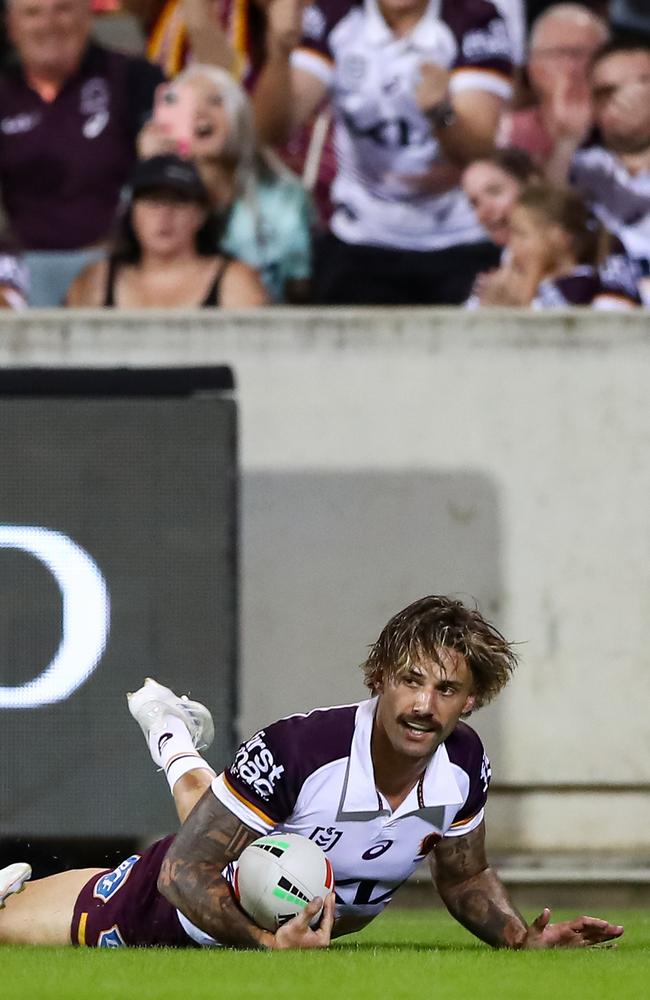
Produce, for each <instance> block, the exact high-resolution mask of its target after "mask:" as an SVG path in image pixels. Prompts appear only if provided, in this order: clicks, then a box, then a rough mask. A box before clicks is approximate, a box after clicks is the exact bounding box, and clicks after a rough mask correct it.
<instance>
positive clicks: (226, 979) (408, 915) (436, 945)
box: [0, 909, 650, 1000]
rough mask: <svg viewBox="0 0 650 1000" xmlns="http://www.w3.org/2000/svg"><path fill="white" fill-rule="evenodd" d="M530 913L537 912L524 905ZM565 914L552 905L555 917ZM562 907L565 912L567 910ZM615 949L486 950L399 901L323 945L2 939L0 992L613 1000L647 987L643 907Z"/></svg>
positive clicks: (90, 999)
mask: <svg viewBox="0 0 650 1000" xmlns="http://www.w3.org/2000/svg"><path fill="white" fill-rule="evenodd" d="M528 916H529V917H530V916H534V914H528ZM562 916H563V915H562V914H560V913H559V912H558V913H555V914H554V919H561V918H562ZM564 916H568V914H564ZM606 916H607V917H608V919H610V920H612V921H613V922H615V923H616V922H619V923H623V924H625V926H626V933H625V936H624V938H623V939H622V940H621V942H620V943H619V944H618V946H617V947H616V948H599V949H588V950H580V951H553V952H502V951H492V950H491V949H489V948H487V947H486V946H484V945H482V944H481V943H480V942H477V941H476V939H475V938H473V937H471V935H469V934H467V933H466V932H465V931H464V930H463V929H462V928H461V927H459V926H458V925H457V924H456V923H455V922H454V921H453V920H451V918H450V917H448V916H447V914H446V913H444V912H443V911H440V910H430V911H427V910H419V909H418V910H410V911H409V910H399V909H395V910H392V911H389V912H387V913H386V914H384V915H383V916H382V917H380V918H379V919H378V920H377V921H375V923H374V924H372V925H371V926H370V927H368V928H367V929H366V930H365V931H363V932H362V933H360V934H357V935H354V936H353V937H350V938H343V939H341V940H339V941H338V942H337V943H336V944H335V945H333V947H332V948H331V949H330V950H329V951H327V952H324V951H319V952H284V953H276V954H269V953H259V952H236V951H219V950H212V951H194V950H187V951H173V950H165V949H151V950H138V949H125V950H121V951H108V950H106V951H97V950H92V949H72V948H69V949H66V948H14V947H4V948H2V949H0V963H1V965H0V969H1V972H0V977H1V978H0V996H1V997H2V1000H17V998H20V1000H32V998H34V1000H36V998H38V1000H67V998H70V1000H131V998H133V1000H208V998H210V1000H253V998H255V1000H258V998H267V997H268V998H270V997H280V996H284V995H291V996H297V997H300V998H302V1000H309V998H311V997H319V998H320V997H327V998H328V1000H339V998H341V1000H345V998H347V997H350V998H354V1000H357V998H358V1000H370V998H372V1000H378V998H384V997H388V998H391V1000H392V998H402V997H403V998H407V997H408V998H409V1000H411V998H413V997H416V998H417V997H421V998H423V1000H424V998H428V997H431V998H432V1000H434V998H435V1000H452V998H453V1000H456V998H463V1000H467V998H472V1000H528V998H535V1000H537V998H540V1000H552V998H553V1000H554V998H558V1000H574V998H575V1000H611V998H613V997H616V998H617V1000H618V998H622V1000H626V998H628V997H629V998H635V1000H636V998H640V997H644V996H648V995H649V992H650V986H649V985H648V984H649V982H650V914H648V913H645V912H640V911H621V910H618V911H616V912H611V913H610V912H608V913H607V914H606Z"/></svg>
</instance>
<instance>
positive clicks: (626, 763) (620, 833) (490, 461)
mask: <svg viewBox="0 0 650 1000" xmlns="http://www.w3.org/2000/svg"><path fill="white" fill-rule="evenodd" d="M213 363H219V364H222V363H223V364H229V365H232V367H233V369H234V373H235V379H236V383H237V387H238V388H237V399H238V403H239V420H240V461H241V469H242V481H241V549H240V559H241V563H240V569H241V667H242V671H241V694H240V720H239V721H240V730H241V732H242V733H248V732H250V731H252V730H254V729H255V728H258V727H259V726H260V725H262V724H263V723H264V722H268V721H270V720H272V719H273V718H275V717H277V716H280V715H286V714H288V713H290V712H293V711H302V710H306V709H308V708H310V707H314V706H316V705H320V704H338V703H342V702H347V701H354V700H357V699H359V698H361V697H363V688H362V686H361V683H360V675H359V672H358V670H357V664H358V663H359V662H360V661H361V660H362V659H363V658H364V655H365V651H366V647H367V645H368V643H370V642H371V641H372V640H373V638H374V637H375V636H376V634H377V633H378V631H379V629H380V628H381V626H382V625H383V624H384V622H385V621H386V619H387V618H388V617H389V616H390V615H391V614H392V613H393V612H394V611H396V610H398V609H399V608H400V607H402V606H403V605H405V604H407V603H408V602H410V601H411V600H413V599H415V598H416V597H418V596H421V595H423V594H426V593H434V592H445V593H457V594H459V595H462V596H464V597H468V598H472V597H475V598H476V599H477V600H478V601H479V603H480V606H481V607H482V609H484V611H485V612H486V614H487V615H488V616H489V617H491V618H492V619H493V620H495V622H496V623H497V624H498V625H499V626H500V627H501V628H502V630H503V631H504V632H505V633H506V635H508V636H509V637H511V638H513V639H515V640H517V641H518V642H519V643H521V645H520V647H519V648H520V653H521V667H520V669H519V671H518V674H517V676H516V677H515V679H514V680H513V681H512V684H511V686H510V688H509V690H508V691H507V692H506V693H505V694H504V695H503V696H502V697H501V698H500V699H499V701H498V702H497V703H496V704H495V705H494V706H492V707H490V708H489V709H486V710H484V712H482V713H480V714H478V715H477V716H476V717H475V719H474V720H473V721H474V724H475V725H476V727H477V728H478V729H479V731H480V732H481V733H482V735H483V737H484V740H485V742H486V744H487V747H488V751H489V753H490V756H491V758H492V765H493V774H494V778H493V781H494V794H493V796H492V805H491V808H490V813H489V831H490V838H491V843H492V845H493V847H497V848H509V849H513V850H522V851H524V850H564V849H566V850H571V849H581V848H583V847H585V846H588V847H590V848H592V849H596V850H601V851H602V850H608V849H615V850H618V851H628V852H634V851H637V850H638V851H642V850H643V849H644V848H647V844H648V837H649V835H648V832H647V831H648V829H650V796H649V795H648V790H650V725H649V723H648V706H649V705H650V642H649V641H648V629H649V627H650V402H649V400H650V321H649V316H648V314H647V313H641V312H639V313H635V314H633V315H632V314H630V315H616V314H601V315H598V314H593V313H592V314H586V313H582V312H581V313H571V314H569V313H557V314H554V315H551V314H546V315H541V314H525V315H522V314H517V313H513V312H508V313H501V312H499V311H493V312H488V313H485V314H484V315H482V314H480V313H463V312H460V311H452V310H449V311H448V310H440V311H435V312H432V311H428V310H409V311H406V310H405V311H402V310H395V311H388V310H360V311H348V310H338V311H329V312H324V311H323V312H321V311H318V312H308V311H296V310H283V309H275V310H272V311H268V312H265V313H263V314H261V313H260V314H255V313H247V314H243V315H240V316H216V317H214V316H212V317H211V316H210V315H209V314H208V313H207V312H201V313H198V312H197V313H193V314H191V316H190V317H189V318H188V317H187V316H183V317H181V316H175V315H174V314H173V313H171V312H167V313H164V314H153V313H152V314H148V315H147V316H146V318H142V316H136V315H135V314H130V313H124V314H120V313H115V312H110V311H107V312H103V313H101V314H99V313H90V312H88V313H86V312H79V313H72V312H71V313H63V312H53V313H45V312H43V313H33V314H25V315H23V316H20V317H14V316H11V317H6V318H5V317H3V318H2V321H1V323H0V365H2V366H13V367H16V366H32V365H37V366H61V365H63V366H100V367H103V366H133V367H139V366H144V367H147V366H153V365H180V366H184V365H202V364H213ZM195 694H196V695H197V696H199V694H200V693H199V692H195Z"/></svg>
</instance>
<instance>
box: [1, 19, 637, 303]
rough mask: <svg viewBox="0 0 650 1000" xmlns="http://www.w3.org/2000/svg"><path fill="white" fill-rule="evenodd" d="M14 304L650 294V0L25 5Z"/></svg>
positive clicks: (9, 143) (8, 216)
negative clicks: (602, 0) (598, 0)
mask: <svg viewBox="0 0 650 1000" xmlns="http://www.w3.org/2000/svg"><path fill="white" fill-rule="evenodd" d="M2 7H3V11H2V14H3V19H4V30H3V34H2V49H1V52H0V60H1V66H0V197H1V201H2V233H3V236H2V246H1V248H0V303H1V304H2V305H3V306H4V307H6V308H10V309H19V308H25V307H28V306H40V307H43V306H59V305H65V306H68V307H101V306H103V307H113V308H138V307H158V308H179V307H184V308H192V307H196V306H203V307H206V308H208V307H214V306H217V307H219V306H220V307H224V308H244V307H253V306H262V305H266V304H268V305H271V304H276V303H288V304H291V303H293V304H312V303H313V304H327V305H349V304H352V305H406V304H412V305H427V304H431V305H458V306H461V307H464V308H481V307H486V306H519V307H521V306H530V307H532V308H537V309H539V308H553V307H564V306H574V305H584V306H592V307H593V308H599V309H630V308H637V307H639V306H641V305H642V304H645V305H650V4H649V3H648V0H611V2H610V3H607V2H595V0H592V2H589V3H581V4H577V3H556V4H549V3H546V2H543V0H527V2H524V0H319V2H317V3H306V2H305V0H90V2H89V0H3V3H2Z"/></svg>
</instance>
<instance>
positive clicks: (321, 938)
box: [158, 788, 334, 948]
mask: <svg viewBox="0 0 650 1000" xmlns="http://www.w3.org/2000/svg"><path fill="white" fill-rule="evenodd" d="M258 836H259V834H258V833H256V832H255V831H254V830H251V829H250V827H247V826H245V825H244V824H243V823H242V822H241V820H239V819H238V818H237V817H236V816H235V815H233V813H231V812H230V810H228V809H226V807H225V806H224V805H222V803H221V802H219V800H218V799H217V797H216V796H215V795H214V794H213V792H212V790H211V789H209V788H208V790H207V791H206V792H205V794H204V795H203V796H202V798H201V799H200V800H199V801H198V803H197V804H196V806H195V807H194V809H193V810H192V812H191V813H190V815H189V816H188V817H187V819H186V820H185V822H184V823H183V825H182V827H181V828H180V830H179V832H178V834H177V835H176V838H175V840H174V841H173V842H172V844H171V847H170V848H169V850H168V852H167V855H166V856H165V860H164V861H163V863H162V867H161V869H160V875H159V877H158V889H159V891H160V892H161V893H162V895H163V896H164V897H165V898H166V899H168V900H169V902H170V903H172V904H173V905H174V906H175V907H177V908H178V909H179V910H180V911H181V913H184V914H185V916H186V917H187V918H188V919H189V920H191V921H192V923H193V924H196V926H197V927H200V928H201V930H203V931H205V932H206V934H209V935H210V936H211V937H213V938H215V940H217V941H219V942H220V944H224V945H232V946H234V947H238V948H324V947H327V946H328V945H329V942H330V934H331V930H332V923H333V920H334V896H333V894H330V896H329V897H328V899H326V900H325V904H324V914H323V918H322V919H321V922H320V925H319V927H318V929H317V930H312V929H311V928H310V926H309V922H310V921H311V920H312V919H313V918H314V917H315V915H316V914H317V913H318V910H319V909H320V906H321V903H322V901H321V900H313V901H312V902H311V903H310V904H309V905H308V906H307V907H306V908H305V909H304V910H303V911H302V913H300V914H299V915H298V916H297V917H294V918H293V920H289V921H288V922H287V923H286V924H285V925H284V926H283V927H281V928H280V929H279V930H278V931H277V932H276V933H275V934H271V933H270V932H269V931H265V930H262V928H261V927H258V926H257V925H256V924H254V923H253V922H252V920H249V919H248V917H247V916H246V915H245V913H244V912H243V911H242V910H241V909H240V908H239V907H238V906H237V904H236V903H235V901H234V900H233V898H232V895H231V892H230V889H229V887H228V883H227V882H226V880H225V879H224V878H223V877H222V875H221V872H222V871H223V869H224V868H225V866H226V865H227V864H228V863H229V862H230V861H233V860H234V859H235V858H238V857H239V855H240V854H241V853H242V851H243V850H244V848H245V847H247V846H248V845H249V844H250V843H251V842H252V841H253V840H256V839H257V838H258Z"/></svg>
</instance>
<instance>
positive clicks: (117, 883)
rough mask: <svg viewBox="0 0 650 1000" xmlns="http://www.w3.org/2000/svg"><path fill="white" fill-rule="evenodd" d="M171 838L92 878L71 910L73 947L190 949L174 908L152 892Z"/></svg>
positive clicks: (155, 887) (155, 889) (154, 891)
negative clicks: (79, 945)
mask: <svg viewBox="0 0 650 1000" xmlns="http://www.w3.org/2000/svg"><path fill="white" fill-rule="evenodd" d="M173 839H174V838H173V837H165V838H164V839H163V840H159V841H157V843H155V844H152V846H151V847H149V848H147V850H146V851H143V852H142V853H141V854H132V855H131V857H130V858H127V859H126V860H125V861H123V862H122V863H121V864H120V865H118V866H117V868H114V869H113V870H112V871H111V870H110V869H107V870H106V871H105V872H101V873H100V874H99V875H93V877H92V878H91V879H90V881H89V882H87V883H86V885H85V886H84V887H83V889H82V890H81V892H80V893H79V896H78V897H77V902H76V903H75V907H74V914H73V916H72V926H71V928H70V936H71V939H72V943H73V944H81V945H88V947H90V948H123V947H126V946H129V947H138V946H139V947H151V946H154V945H160V946H164V947H168V948H192V947H196V945H195V943H194V941H192V940H191V938H189V937H188V936H187V934H186V933H185V931H184V930H183V928H182V926H181V923H180V920H179V919H178V914H177V912H176V909H175V907H174V906H172V904H171V903H168V902H167V900H166V899H165V898H164V896H161V894H160V893H159V892H158V889H157V882H158V875H159V872H160V867H161V865H162V862H163V858H164V857H165V855H166V853H167V850H168V848H169V845H170V844H171V842H172V840H173Z"/></svg>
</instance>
